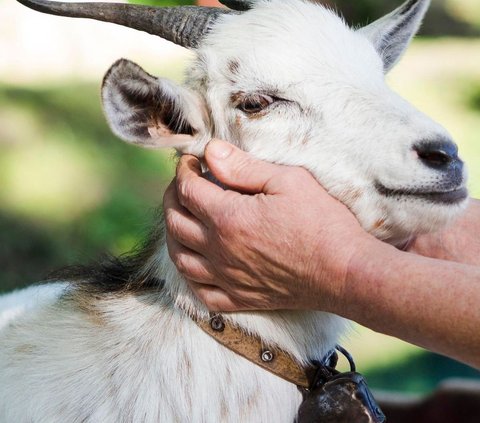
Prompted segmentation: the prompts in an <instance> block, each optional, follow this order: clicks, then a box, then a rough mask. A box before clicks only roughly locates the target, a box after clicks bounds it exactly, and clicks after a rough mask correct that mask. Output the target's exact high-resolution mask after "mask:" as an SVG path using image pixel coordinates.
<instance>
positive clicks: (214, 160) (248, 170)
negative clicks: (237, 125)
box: [205, 140, 285, 194]
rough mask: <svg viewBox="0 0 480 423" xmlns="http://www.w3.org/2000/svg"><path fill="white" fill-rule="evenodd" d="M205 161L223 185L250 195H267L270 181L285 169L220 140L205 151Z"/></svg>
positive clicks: (214, 141) (215, 141)
mask: <svg viewBox="0 0 480 423" xmlns="http://www.w3.org/2000/svg"><path fill="white" fill-rule="evenodd" d="M205 159H206V161H207V165H208V167H209V169H210V170H211V172H212V173H213V175H214V176H215V177H216V178H217V179H218V180H219V181H220V182H222V183H223V184H225V185H226V186H228V187H231V188H233V189H236V190H238V191H241V192H245V193H250V194H257V193H261V192H264V193H267V192H268V191H269V190H268V188H269V186H268V183H269V181H270V180H271V179H272V178H273V177H275V176H278V175H281V174H282V173H283V172H284V170H285V167H284V166H280V165H275V164H272V163H268V162H264V161H261V160H257V159H255V158H254V157H253V156H251V155H250V154H248V153H245V152H244V151H242V150H240V149H239V148H237V147H235V146H234V145H232V144H229V143H227V142H225V141H220V140H212V141H210V143H209V144H208V145H207V147H206V150H205ZM268 193H270V194H274V192H268Z"/></svg>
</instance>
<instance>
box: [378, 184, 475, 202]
mask: <svg viewBox="0 0 480 423" xmlns="http://www.w3.org/2000/svg"><path fill="white" fill-rule="evenodd" d="M375 188H376V190H377V191H378V192H379V193H380V194H381V195H383V196H384V197H410V198H415V199H421V200H425V201H428V202H430V203H435V204H447V205H449V204H457V203H460V202H462V201H464V200H465V199H467V197H468V190H467V188H465V187H457V188H455V189H453V190H450V191H421V190H414V189H405V190H402V189H391V188H387V187H386V186H384V185H382V184H380V183H378V182H377V183H376V184H375Z"/></svg>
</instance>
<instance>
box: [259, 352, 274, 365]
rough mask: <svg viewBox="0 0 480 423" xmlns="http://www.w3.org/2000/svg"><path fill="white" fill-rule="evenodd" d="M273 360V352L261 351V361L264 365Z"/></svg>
mask: <svg viewBox="0 0 480 423" xmlns="http://www.w3.org/2000/svg"><path fill="white" fill-rule="evenodd" d="M274 358H275V356H274V355H273V352H271V351H270V350H263V351H262V355H261V359H262V361H263V362H264V363H270V362H271V361H273V359H274Z"/></svg>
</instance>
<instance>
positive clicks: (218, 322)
mask: <svg viewBox="0 0 480 423" xmlns="http://www.w3.org/2000/svg"><path fill="white" fill-rule="evenodd" d="M210 327H211V328H212V329H213V330H214V331H215V332H223V331H224V330H225V322H224V321H223V319H222V318H221V317H220V316H215V317H213V318H212V320H211V321H210Z"/></svg>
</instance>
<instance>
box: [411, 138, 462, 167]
mask: <svg viewBox="0 0 480 423" xmlns="http://www.w3.org/2000/svg"><path fill="white" fill-rule="evenodd" d="M414 150H415V151H416V152H417V155H418V158H419V159H420V160H421V161H422V162H423V163H424V164H425V165H426V166H429V167H433V168H436V169H443V168H446V167H447V166H448V165H449V164H450V163H452V162H455V161H459V159H458V148H457V146H456V145H455V144H454V143H453V142H450V141H441V142H435V141H434V142H432V141H430V142H423V143H421V144H417V145H416V146H415V147H414Z"/></svg>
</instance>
